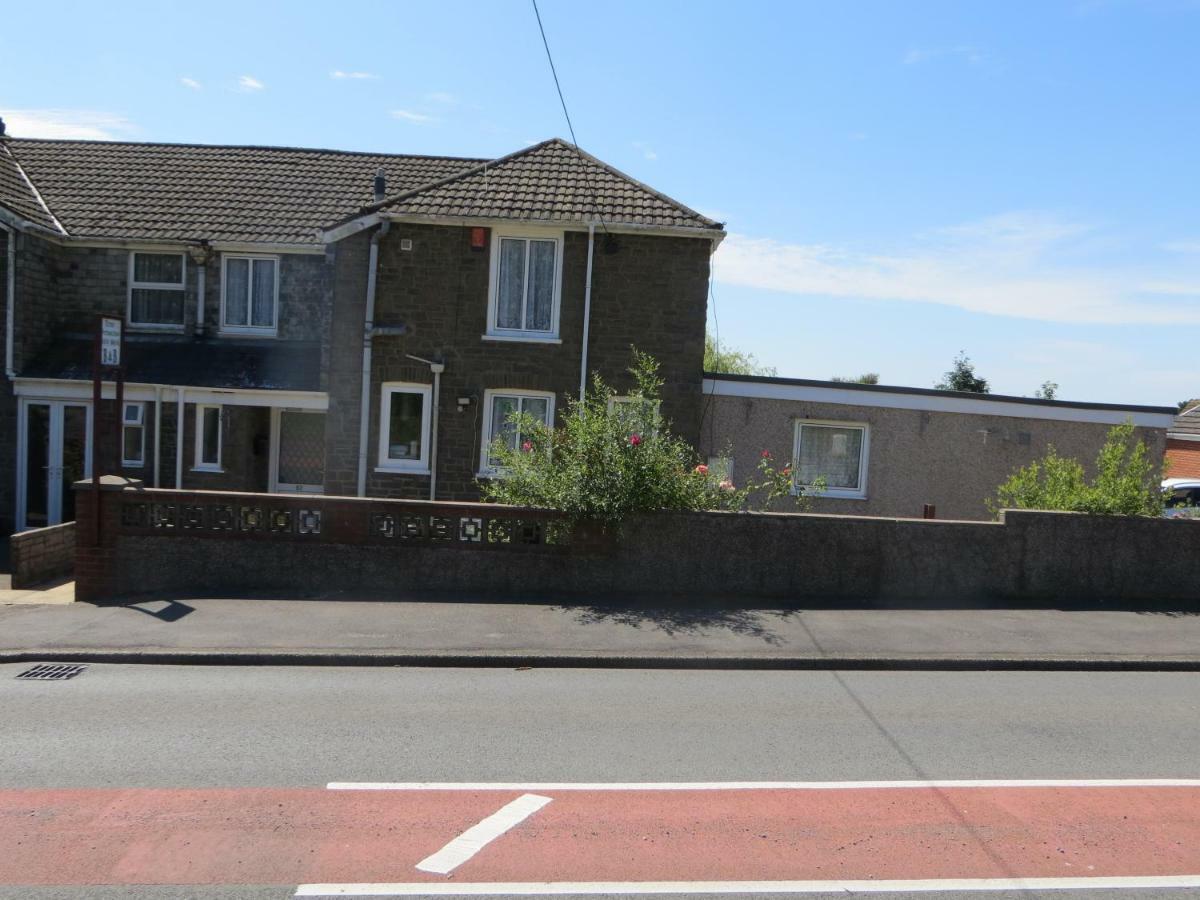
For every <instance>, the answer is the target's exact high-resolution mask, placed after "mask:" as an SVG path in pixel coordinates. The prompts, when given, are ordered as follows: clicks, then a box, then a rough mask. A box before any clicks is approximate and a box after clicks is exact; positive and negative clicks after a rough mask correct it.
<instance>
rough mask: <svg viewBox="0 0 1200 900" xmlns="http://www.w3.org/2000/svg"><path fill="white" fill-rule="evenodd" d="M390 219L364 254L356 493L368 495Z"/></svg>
mask: <svg viewBox="0 0 1200 900" xmlns="http://www.w3.org/2000/svg"><path fill="white" fill-rule="evenodd" d="M391 227H392V223H391V222H388V221H386V220H385V221H384V222H383V223H381V224H380V226H379V229H378V230H377V231H376V232H375V233H374V234H373V235H371V249H370V251H369V252H368V255H367V309H366V314H365V316H364V319H363V349H362V393H361V396H360V398H359V408H358V485H357V496H359V497H365V496H366V495H367V449H368V448H367V436H368V434H369V433H370V426H371V418H370V416H371V346H372V343H373V341H374V338H375V333H376V332H375V290H376V285H377V284H378V272H379V242H380V241H381V240H383V237H384V235H386V234H387V233H388V231H389V230H390V229H391Z"/></svg>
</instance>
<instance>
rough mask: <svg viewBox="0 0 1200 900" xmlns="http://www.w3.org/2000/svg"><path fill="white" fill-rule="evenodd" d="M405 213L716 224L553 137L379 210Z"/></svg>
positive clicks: (658, 224)
mask: <svg viewBox="0 0 1200 900" xmlns="http://www.w3.org/2000/svg"><path fill="white" fill-rule="evenodd" d="M376 208H378V209H380V210H382V211H386V212H390V213H397V214H402V215H419V216H448V217H456V218H457V217H462V218H489V219H514V220H519V221H528V222H572V223H583V222H587V221H588V220H590V219H592V218H594V217H595V216H596V214H597V213H598V214H599V216H600V218H601V219H602V220H603V221H604V222H606V223H608V224H612V225H645V226H650V227H658V228H679V227H685V228H706V229H712V230H714V231H720V230H721V228H722V226H721V224H720V223H719V222H714V221H713V220H712V219H709V218H706V217H705V216H702V215H700V213H698V212H696V211H695V210H692V209H689V208H688V207H686V206H684V205H683V204H682V203H679V202H677V201H675V200H672V199H671V198H670V197H667V196H665V195H664V194H660V193H659V192H658V191H655V190H653V189H652V188H649V187H647V186H646V185H644V184H642V183H641V182H640V181H636V180H635V179H633V178H630V177H629V176H628V175H625V174H623V173H622V172H618V171H617V170H616V169H614V168H612V167H611V166H609V165H607V164H606V163H603V162H601V161H600V160H598V159H596V158H595V157H594V156H591V155H589V154H587V153H584V152H583V151H582V150H577V149H576V148H575V147H574V146H572V145H571V144H568V143H566V142H565V141H562V140H560V139H558V138H554V139H552V140H549V141H544V142H543V143H541V144H535V145H534V146H532V147H528V148H526V149H525V150H521V151H519V152H517V153H514V154H512V155H510V156H505V157H502V158H501V159H498V160H495V161H494V162H488V163H484V164H483V165H480V166H476V167H474V168H472V169H471V170H470V171H468V172H465V173H460V174H456V175H453V176H450V177H449V178H447V179H446V180H445V181H443V182H442V183H440V184H433V185H428V186H426V187H422V188H419V189H417V190H415V191H412V192H410V193H408V194H404V195H401V196H397V197H391V198H389V199H388V200H386V201H384V202H383V203H382V204H380V205H379V206H378V207H376Z"/></svg>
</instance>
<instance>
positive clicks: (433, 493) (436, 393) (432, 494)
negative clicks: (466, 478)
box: [379, 353, 446, 500]
mask: <svg viewBox="0 0 1200 900" xmlns="http://www.w3.org/2000/svg"><path fill="white" fill-rule="evenodd" d="M404 355H405V356H407V357H408V358H409V359H415V360H416V361H417V362H419V363H425V365H427V366H429V371H430V372H432V373H433V401H432V402H433V416H432V418H431V421H430V423H429V431H430V435H429V499H430V500H436V499H437V448H438V406H439V405H441V401H440V399H439V398H440V397H441V396H442V373H443V372H445V371H446V364H445V363H440V362H434V361H433V360H429V359H422V358H421V357H419V356H413V355H412V354H411V353H406V354H404ZM379 427H380V428H382V427H383V424H382V423H380V425H379Z"/></svg>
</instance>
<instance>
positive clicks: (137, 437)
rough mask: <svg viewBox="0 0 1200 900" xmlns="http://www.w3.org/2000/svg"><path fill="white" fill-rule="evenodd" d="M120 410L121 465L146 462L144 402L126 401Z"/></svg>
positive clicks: (131, 465) (134, 466)
mask: <svg viewBox="0 0 1200 900" xmlns="http://www.w3.org/2000/svg"><path fill="white" fill-rule="evenodd" d="M124 407H125V408H124V409H123V410H122V411H121V465H123V466H130V467H133V468H137V467H140V466H144V465H145V464H146V404H145V403H126V404H124Z"/></svg>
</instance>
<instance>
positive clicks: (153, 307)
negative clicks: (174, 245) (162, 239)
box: [127, 250, 187, 331]
mask: <svg viewBox="0 0 1200 900" xmlns="http://www.w3.org/2000/svg"><path fill="white" fill-rule="evenodd" d="M186 286H187V256H186V255H185V254H183V253H151V252H148V251H144V250H134V251H131V252H130V254H129V304H128V307H129V308H128V313H127V315H128V318H129V327H130V328H140V329H144V330H147V331H178V330H180V329H181V328H183V324H184V297H185V296H186V291H185V288H186Z"/></svg>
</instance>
